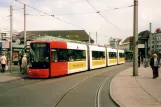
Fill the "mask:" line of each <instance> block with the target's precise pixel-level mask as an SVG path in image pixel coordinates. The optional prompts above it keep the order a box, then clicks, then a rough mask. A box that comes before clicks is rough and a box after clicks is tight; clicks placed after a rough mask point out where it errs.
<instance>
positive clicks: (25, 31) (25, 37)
mask: <svg viewBox="0 0 161 107" xmlns="http://www.w3.org/2000/svg"><path fill="white" fill-rule="evenodd" d="M25 46H26V4H24V47H25Z"/></svg>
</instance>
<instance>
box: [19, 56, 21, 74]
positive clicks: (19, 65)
mask: <svg viewBox="0 0 161 107" xmlns="http://www.w3.org/2000/svg"><path fill="white" fill-rule="evenodd" d="M19 66H20V72H22V56H20V57H19Z"/></svg>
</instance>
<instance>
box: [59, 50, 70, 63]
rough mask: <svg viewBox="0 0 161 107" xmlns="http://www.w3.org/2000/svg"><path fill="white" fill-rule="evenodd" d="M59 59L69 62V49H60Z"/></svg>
mask: <svg viewBox="0 0 161 107" xmlns="http://www.w3.org/2000/svg"><path fill="white" fill-rule="evenodd" d="M58 51H59V55H58V60H59V62H67V60H68V50H67V49H59V50H58Z"/></svg>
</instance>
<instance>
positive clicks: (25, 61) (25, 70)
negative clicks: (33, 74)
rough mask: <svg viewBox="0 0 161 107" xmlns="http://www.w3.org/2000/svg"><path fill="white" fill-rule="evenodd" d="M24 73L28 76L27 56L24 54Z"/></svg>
mask: <svg viewBox="0 0 161 107" xmlns="http://www.w3.org/2000/svg"><path fill="white" fill-rule="evenodd" d="M22 73H23V74H26V73H27V55H26V54H24V56H23V58H22Z"/></svg>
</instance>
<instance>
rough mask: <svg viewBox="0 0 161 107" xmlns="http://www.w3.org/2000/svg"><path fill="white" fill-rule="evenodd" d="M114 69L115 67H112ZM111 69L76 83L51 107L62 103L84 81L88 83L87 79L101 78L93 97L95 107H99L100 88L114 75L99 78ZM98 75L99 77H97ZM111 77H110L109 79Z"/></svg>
mask: <svg viewBox="0 0 161 107" xmlns="http://www.w3.org/2000/svg"><path fill="white" fill-rule="evenodd" d="M120 66H121V65H120ZM114 69H115V67H114ZM111 70H113V69H110V70H104V71H101V72H99V73H96V74H93V75H91V76H88V77H86V78H85V79H83V80H81V81H79V82H77V83H76V84H75V85H73V86H72V87H71V88H70V89H69V90H68V91H66V92H65V93H64V94H63V95H62V96H61V98H60V99H59V100H58V101H57V102H56V104H55V105H54V106H53V107H58V106H59V104H60V103H61V102H63V99H64V98H65V97H66V96H67V95H69V94H70V92H71V91H72V90H74V89H76V88H77V87H78V86H79V85H80V84H83V83H84V82H85V81H88V80H89V79H91V78H93V77H100V78H103V80H102V81H101V82H100V83H99V84H98V85H97V86H98V88H97V91H96V93H95V94H96V96H95V107H101V104H100V96H101V90H102V87H103V85H104V84H105V82H106V81H107V80H108V79H109V78H112V77H113V76H114V75H115V74H113V75H108V76H101V74H103V73H105V72H109V71H111ZM99 75H100V76H99ZM110 76H111V77H110Z"/></svg>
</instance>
